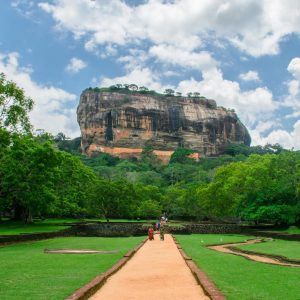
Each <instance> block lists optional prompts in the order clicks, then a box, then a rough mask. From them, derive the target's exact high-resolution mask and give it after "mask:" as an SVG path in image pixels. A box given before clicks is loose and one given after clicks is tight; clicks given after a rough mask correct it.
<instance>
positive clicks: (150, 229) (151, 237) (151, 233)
mask: <svg viewBox="0 0 300 300" xmlns="http://www.w3.org/2000/svg"><path fill="white" fill-rule="evenodd" d="M148 239H149V240H150V241H152V240H154V229H153V227H150V228H149V229H148Z"/></svg>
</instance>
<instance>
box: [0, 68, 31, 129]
mask: <svg viewBox="0 0 300 300" xmlns="http://www.w3.org/2000/svg"><path fill="white" fill-rule="evenodd" d="M32 108H33V100H32V99H30V98H28V97H26V96H25V94H24V91H23V90H22V89H20V88H19V87H18V86H17V85H16V84H15V83H14V82H12V81H8V80H7V79H6V77H5V75H4V74H3V73H0V129H6V130H8V131H15V132H16V131H18V132H27V133H29V132H30V131H31V124H30V121H29V117H28V113H29V112H30V111H31V110H32Z"/></svg>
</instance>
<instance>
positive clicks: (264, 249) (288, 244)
mask: <svg viewBox="0 0 300 300" xmlns="http://www.w3.org/2000/svg"><path fill="white" fill-rule="evenodd" d="M238 248H241V249H244V250H249V251H255V252H260V253H267V254H274V255H281V256H285V257H287V258H291V259H298V260H300V242H296V241H284V240H273V241H266V242H264V243H260V244H252V245H243V246H239V247H238Z"/></svg>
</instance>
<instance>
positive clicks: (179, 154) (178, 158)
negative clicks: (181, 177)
mask: <svg viewBox="0 0 300 300" xmlns="http://www.w3.org/2000/svg"><path fill="white" fill-rule="evenodd" d="M192 153H194V151H193V150H191V149H186V148H181V147H179V148H176V149H175V151H174V152H173V154H172V156H171V158H170V164H172V163H189V162H193V160H192V159H191V158H189V157H188V155H189V154H192Z"/></svg>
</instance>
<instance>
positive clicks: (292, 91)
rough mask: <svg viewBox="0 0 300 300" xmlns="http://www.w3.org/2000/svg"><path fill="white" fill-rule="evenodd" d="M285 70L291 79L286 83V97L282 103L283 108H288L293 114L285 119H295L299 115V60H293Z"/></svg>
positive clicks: (297, 58)
mask: <svg viewBox="0 0 300 300" xmlns="http://www.w3.org/2000/svg"><path fill="white" fill-rule="evenodd" d="M287 70H288V71H289V72H290V73H291V75H292V79H291V80H288V81H287V82H286V85H287V87H288V95H287V96H286V98H285V99H284V101H283V104H282V105H283V106H285V107H288V108H290V109H291V110H292V111H293V112H292V113H291V114H289V115H288V116H286V117H287V118H297V117H299V115H300V58H299V57H295V58H293V59H292V60H291V61H290V63H289V65H288V67H287Z"/></svg>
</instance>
